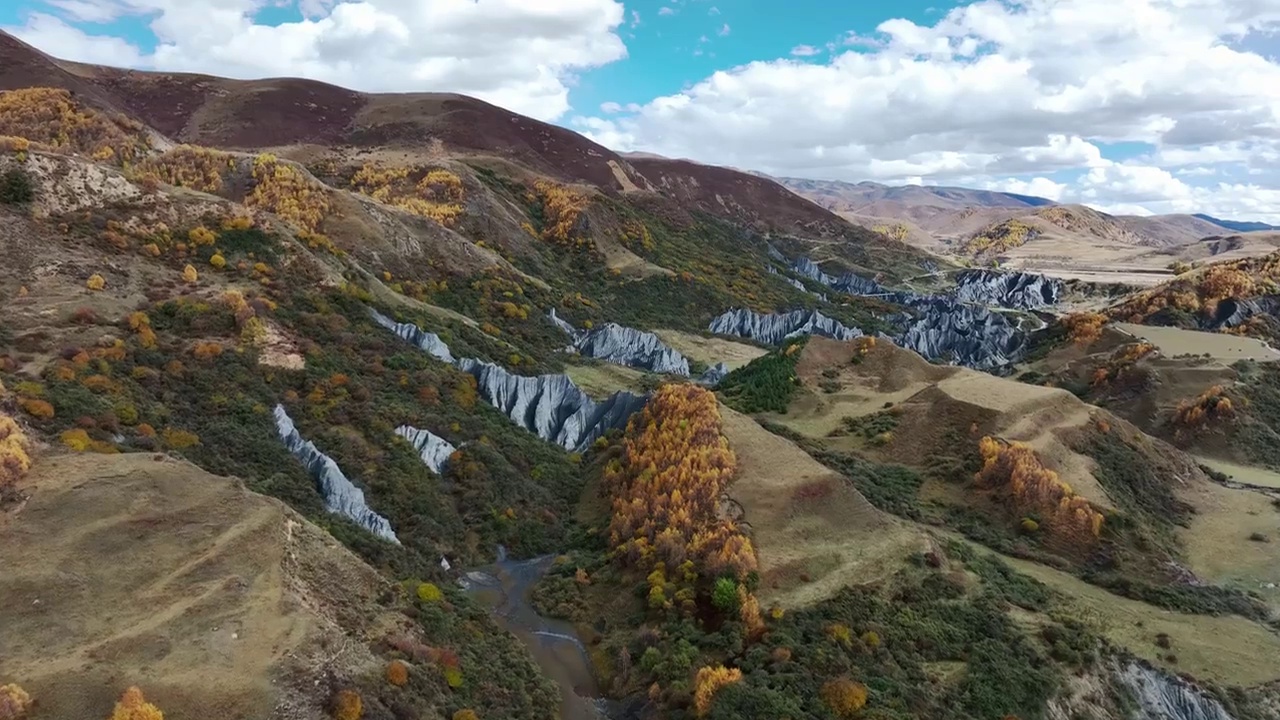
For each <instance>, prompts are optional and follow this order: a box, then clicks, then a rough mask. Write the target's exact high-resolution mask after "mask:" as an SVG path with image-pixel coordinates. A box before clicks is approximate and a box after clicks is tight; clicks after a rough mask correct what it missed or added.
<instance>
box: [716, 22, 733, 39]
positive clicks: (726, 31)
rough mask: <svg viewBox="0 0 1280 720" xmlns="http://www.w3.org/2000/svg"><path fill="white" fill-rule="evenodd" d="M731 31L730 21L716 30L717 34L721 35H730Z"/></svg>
mask: <svg viewBox="0 0 1280 720" xmlns="http://www.w3.org/2000/svg"><path fill="white" fill-rule="evenodd" d="M729 32H730V29H729V23H725V24H724V25H722V26H720V29H719V30H717V31H716V34H717V35H719V36H720V37H724V36H726V35H728V34H729Z"/></svg>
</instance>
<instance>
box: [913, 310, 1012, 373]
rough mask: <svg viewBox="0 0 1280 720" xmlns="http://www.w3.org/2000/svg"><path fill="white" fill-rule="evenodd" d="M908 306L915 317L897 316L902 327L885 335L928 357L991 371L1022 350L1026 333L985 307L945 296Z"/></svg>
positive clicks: (1007, 362) (1009, 360) (1005, 363)
mask: <svg viewBox="0 0 1280 720" xmlns="http://www.w3.org/2000/svg"><path fill="white" fill-rule="evenodd" d="M910 307H911V309H912V310H913V311H915V313H916V314H915V316H914V317H908V316H902V317H900V318H897V323H896V324H898V325H899V326H900V327H901V328H902V330H901V331H900V332H898V333H895V334H893V335H890V336H889V337H890V338H891V339H892V340H893V341H894V342H896V343H897V344H898V345H900V346H902V347H904V348H908V349H911V350H914V351H916V352H917V353H919V354H920V356H921V357H925V358H928V359H929V360H942V361H946V362H949V363H951V364H953V365H964V366H966V367H971V368H975V369H978V370H992V369H995V368H999V367H1003V366H1006V365H1009V364H1010V363H1013V362H1015V361H1016V360H1018V359H1019V358H1020V357H1021V356H1022V353H1023V352H1025V350H1026V346H1027V342H1028V334H1027V333H1026V332H1024V331H1023V330H1022V329H1020V328H1019V327H1018V326H1017V325H1016V324H1015V322H1014V321H1012V320H1010V319H1009V318H1007V317H1005V316H1004V315H1002V314H1000V313H997V312H992V311H990V310H988V309H986V308H985V307H980V306H975V305H964V304H961V303H958V302H955V301H954V300H951V299H950V298H945V297H942V298H933V299H928V300H923V299H922V300H917V301H914V302H913V303H911V306H910Z"/></svg>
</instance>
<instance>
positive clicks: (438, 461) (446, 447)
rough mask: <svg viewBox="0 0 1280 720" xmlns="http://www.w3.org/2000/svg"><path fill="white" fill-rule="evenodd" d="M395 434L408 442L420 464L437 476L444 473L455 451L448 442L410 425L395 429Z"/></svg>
mask: <svg viewBox="0 0 1280 720" xmlns="http://www.w3.org/2000/svg"><path fill="white" fill-rule="evenodd" d="M396 434H397V435H399V436H400V437H402V438H404V439H405V440H408V441H409V444H411V445H413V447H414V449H415V450H417V451H418V455H419V456H420V457H421V458H422V462H423V463H425V464H426V466H427V467H429V468H431V471H432V472H434V473H435V474H437V475H440V474H443V473H444V466H445V464H446V463H448V462H449V456H450V455H452V454H453V451H454V450H457V448H455V447H454V446H453V445H452V444H451V443H450V442H449V441H448V440H445V439H444V438H442V437H440V436H439V435H436V434H434V433H432V432H430V431H429V430H422V429H419V428H416V427H414V426H412V425H401V426H400V427H398V428H396Z"/></svg>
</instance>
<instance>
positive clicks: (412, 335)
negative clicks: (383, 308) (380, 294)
mask: <svg viewBox="0 0 1280 720" xmlns="http://www.w3.org/2000/svg"><path fill="white" fill-rule="evenodd" d="M369 314H370V315H372V316H373V321H374V322H376V323H378V324H379V325H381V326H382V327H384V328H386V329H388V330H390V331H391V332H393V333H395V334H396V335H399V336H400V337H401V338H403V339H405V340H407V341H409V342H410V343H412V344H414V345H417V346H418V348H419V349H420V350H426V351H427V352H429V353H431V354H432V355H434V356H436V357H438V358H440V359H441V360H443V361H445V362H447V363H451V362H453V361H454V359H453V353H451V352H449V346H448V345H446V344H445V342H444V341H443V340H441V339H440V336H439V335H436V334H435V333H429V332H427V331H426V330H423V329H422V328H420V327H418V326H417V325H414V324H413V323H402V322H396V321H395V320H392V319H391V318H389V317H387V316H386V315H383V314H382V313H380V312H378V311H377V310H374V309H373V308H369Z"/></svg>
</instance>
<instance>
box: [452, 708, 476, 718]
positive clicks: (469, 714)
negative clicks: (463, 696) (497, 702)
mask: <svg viewBox="0 0 1280 720" xmlns="http://www.w3.org/2000/svg"><path fill="white" fill-rule="evenodd" d="M453 720H480V716H479V715H476V711H475V710H472V709H470V708H466V709H463V710H459V711H458V712H456V713H454V714H453Z"/></svg>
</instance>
